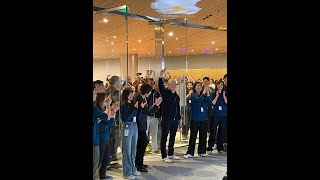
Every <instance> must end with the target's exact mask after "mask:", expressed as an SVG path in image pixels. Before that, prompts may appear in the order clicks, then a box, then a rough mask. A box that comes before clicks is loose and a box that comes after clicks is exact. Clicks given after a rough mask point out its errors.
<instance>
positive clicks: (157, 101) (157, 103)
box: [154, 97, 162, 106]
mask: <svg viewBox="0 0 320 180" xmlns="http://www.w3.org/2000/svg"><path fill="white" fill-rule="evenodd" d="M161 102H162V97H158V98H156V101H155V102H154V104H156V105H157V106H159V105H160V104H161Z"/></svg>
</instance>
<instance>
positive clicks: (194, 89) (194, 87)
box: [192, 82, 203, 94]
mask: <svg viewBox="0 0 320 180" xmlns="http://www.w3.org/2000/svg"><path fill="white" fill-rule="evenodd" d="M197 84H200V85H201V86H202V83H201V82H195V83H194V84H193V88H192V90H193V93H196V94H197V92H196V86H197ZM202 92H203V86H202V89H201V91H200V94H201V93H202Z"/></svg>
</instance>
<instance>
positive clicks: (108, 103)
mask: <svg viewBox="0 0 320 180" xmlns="http://www.w3.org/2000/svg"><path fill="white" fill-rule="evenodd" d="M111 102H112V99H111V96H110V94H109V95H108V97H106V99H105V103H106V105H107V107H108V106H110V104H111Z"/></svg>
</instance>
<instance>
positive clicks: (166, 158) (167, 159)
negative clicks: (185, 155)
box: [162, 156, 172, 163]
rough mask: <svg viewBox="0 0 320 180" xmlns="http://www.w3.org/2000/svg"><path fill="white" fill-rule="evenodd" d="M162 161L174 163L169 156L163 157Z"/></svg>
mask: <svg viewBox="0 0 320 180" xmlns="http://www.w3.org/2000/svg"><path fill="white" fill-rule="evenodd" d="M162 161H163V162H166V163H172V161H171V160H170V159H169V158H168V156H167V157H165V158H163V159H162Z"/></svg>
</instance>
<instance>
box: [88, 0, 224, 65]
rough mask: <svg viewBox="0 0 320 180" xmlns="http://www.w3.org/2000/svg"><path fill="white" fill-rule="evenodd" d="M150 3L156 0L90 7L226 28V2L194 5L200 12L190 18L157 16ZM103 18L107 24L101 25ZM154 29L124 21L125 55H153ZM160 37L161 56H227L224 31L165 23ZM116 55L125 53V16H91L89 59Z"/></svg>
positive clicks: (99, 0)
mask: <svg viewBox="0 0 320 180" xmlns="http://www.w3.org/2000/svg"><path fill="white" fill-rule="evenodd" d="M154 1H156V0H93V5H94V6H97V7H103V8H113V7H118V6H122V5H127V6H128V7H129V10H130V11H129V12H130V13H132V14H138V15H144V16H151V17H156V18H162V19H177V18H187V22H188V23H191V24H200V25H205V26H215V27H216V26H217V27H224V28H227V1H226V0H201V1H199V2H198V3H197V4H196V6H198V7H199V8H201V10H200V11H198V12H197V13H196V14H192V15H181V14H174V15H172V14H160V13H158V12H157V11H156V10H154V9H152V8H151V3H152V2H154ZM172 1H174V0H172ZM184 1H188V0H184ZM104 18H106V19H107V20H108V22H104V21H103V19H104ZM154 28H155V25H149V22H148V21H147V20H142V19H136V18H129V19H128V42H129V43H128V51H129V54H138V55H139V57H148V56H153V55H154V54H155V46H156V44H155V41H154V38H155V30H154ZM169 32H173V36H169V35H168V33H169ZM164 34H165V37H164V39H165V56H176V55H184V54H186V53H188V55H193V54H208V53H210V52H212V53H213V54H221V53H227V31H216V30H209V29H198V28H191V27H188V28H186V27H184V26H177V25H169V24H165V26H164ZM120 54H126V22H125V17H124V16H121V15H115V14H110V13H106V14H93V58H94V59H110V58H119V56H120Z"/></svg>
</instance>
